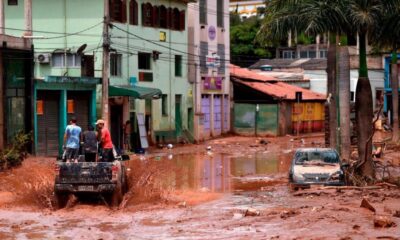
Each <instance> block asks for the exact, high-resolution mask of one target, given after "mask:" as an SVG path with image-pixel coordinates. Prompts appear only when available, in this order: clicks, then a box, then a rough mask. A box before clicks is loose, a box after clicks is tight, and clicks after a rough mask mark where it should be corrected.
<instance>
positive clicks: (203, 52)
mask: <svg viewBox="0 0 400 240" xmlns="http://www.w3.org/2000/svg"><path fill="white" fill-rule="evenodd" d="M207 55H208V42H200V72H201V73H207V72H208V69H207Z"/></svg>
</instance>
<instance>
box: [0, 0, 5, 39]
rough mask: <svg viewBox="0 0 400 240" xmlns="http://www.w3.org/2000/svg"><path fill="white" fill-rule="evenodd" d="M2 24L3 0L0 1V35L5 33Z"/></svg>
mask: <svg viewBox="0 0 400 240" xmlns="http://www.w3.org/2000/svg"><path fill="white" fill-rule="evenodd" d="M4 23H5V21H4V0H0V34H4V33H5V32H6V31H5V24H4Z"/></svg>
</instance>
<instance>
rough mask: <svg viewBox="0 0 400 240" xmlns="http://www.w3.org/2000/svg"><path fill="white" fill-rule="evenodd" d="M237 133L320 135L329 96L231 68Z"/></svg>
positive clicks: (272, 78)
mask: <svg viewBox="0 0 400 240" xmlns="http://www.w3.org/2000/svg"><path fill="white" fill-rule="evenodd" d="M230 77H231V82H232V86H233V101H234V107H233V109H234V110H233V131H234V132H235V133H237V134H243V135H260V136H268V135H271V136H282V135H285V134H291V133H295V132H319V131H322V129H323V125H324V103H325V100H326V96H325V95H324V94H320V93H316V92H313V91H310V90H307V89H304V88H301V87H297V86H293V85H290V84H287V83H284V82H281V81H278V79H276V78H274V77H269V76H263V75H260V74H258V73H255V72H252V71H250V70H248V69H243V68H239V67H237V66H233V65H231V72H230Z"/></svg>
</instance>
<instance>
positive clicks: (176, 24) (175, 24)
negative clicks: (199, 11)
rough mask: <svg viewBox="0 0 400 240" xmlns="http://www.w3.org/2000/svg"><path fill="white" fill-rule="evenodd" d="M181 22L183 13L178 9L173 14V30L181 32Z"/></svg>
mask: <svg viewBox="0 0 400 240" xmlns="http://www.w3.org/2000/svg"><path fill="white" fill-rule="evenodd" d="M180 20H181V13H180V12H179V10H178V9H177V8H174V10H173V12H172V27H171V29H172V30H180V28H181V24H180Z"/></svg>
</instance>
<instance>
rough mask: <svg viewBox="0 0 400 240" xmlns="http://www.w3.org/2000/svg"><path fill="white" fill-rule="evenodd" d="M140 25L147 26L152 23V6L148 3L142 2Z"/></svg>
mask: <svg viewBox="0 0 400 240" xmlns="http://www.w3.org/2000/svg"><path fill="white" fill-rule="evenodd" d="M142 25H143V26H147V27H151V26H152V25H153V6H152V5H151V4H150V3H143V4H142Z"/></svg>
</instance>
